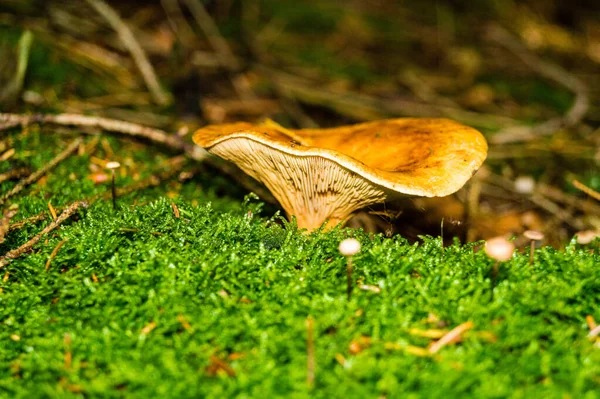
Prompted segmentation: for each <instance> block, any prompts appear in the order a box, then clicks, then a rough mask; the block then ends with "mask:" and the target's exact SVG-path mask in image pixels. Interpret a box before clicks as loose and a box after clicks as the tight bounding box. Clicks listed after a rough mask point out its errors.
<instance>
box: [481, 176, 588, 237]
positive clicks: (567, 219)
mask: <svg viewBox="0 0 600 399" xmlns="http://www.w3.org/2000/svg"><path fill="white" fill-rule="evenodd" d="M480 173H481V175H482V178H483V179H484V181H485V182H487V183H490V184H492V185H495V186H498V187H501V188H503V189H504V190H507V191H509V192H512V193H516V194H519V195H523V194H520V193H518V192H517V191H516V190H515V187H514V183H513V182H512V181H510V180H508V179H506V178H504V177H502V176H500V175H497V174H495V173H492V172H490V171H489V170H488V169H487V168H481V169H480ZM524 197H525V198H527V199H529V200H530V201H531V202H533V203H534V204H536V205H537V206H539V207H540V208H543V209H545V210H546V211H548V212H549V213H550V214H552V215H554V216H555V217H556V218H557V219H559V220H560V221H561V222H563V223H566V224H568V225H570V226H571V227H574V228H575V229H577V230H582V229H583V227H584V226H583V223H582V222H581V221H580V220H578V219H575V218H574V217H573V215H572V214H571V213H570V212H568V211H567V210H565V209H563V208H561V207H560V206H559V205H558V204H556V203H555V202H553V201H551V200H550V199H548V198H547V197H545V196H544V195H542V193H540V192H538V191H536V192H534V193H533V194H531V195H525V196H524Z"/></svg>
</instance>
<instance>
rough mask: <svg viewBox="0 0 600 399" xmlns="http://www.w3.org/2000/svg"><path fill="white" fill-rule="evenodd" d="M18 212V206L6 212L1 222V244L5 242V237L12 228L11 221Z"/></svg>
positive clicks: (13, 206)
mask: <svg viewBox="0 0 600 399" xmlns="http://www.w3.org/2000/svg"><path fill="white" fill-rule="evenodd" d="M18 210H19V207H18V206H17V205H12V206H11V207H10V208H8V209H7V210H5V211H4V214H3V215H2V219H1V220H0V244H2V243H3V242H4V237H5V236H6V233H8V230H9V228H10V227H9V226H10V220H11V219H12V218H14V217H15V215H16V214H17V211H18Z"/></svg>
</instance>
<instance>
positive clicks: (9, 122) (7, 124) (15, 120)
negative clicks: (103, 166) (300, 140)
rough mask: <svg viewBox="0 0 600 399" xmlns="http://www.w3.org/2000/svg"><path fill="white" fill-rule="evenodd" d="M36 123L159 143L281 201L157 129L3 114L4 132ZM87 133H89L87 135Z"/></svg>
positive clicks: (73, 118) (87, 119)
mask: <svg viewBox="0 0 600 399" xmlns="http://www.w3.org/2000/svg"><path fill="white" fill-rule="evenodd" d="M33 123H50V124H56V125H62V126H77V127H93V128H99V129H102V130H106V131H109V132H113V133H120V134H126V135H129V136H132V137H139V138H144V139H147V140H150V141H152V142H155V143H159V144H163V145H166V146H167V147H170V148H172V149H174V150H178V151H182V152H184V153H185V154H186V155H187V156H188V157H190V158H191V159H193V160H195V161H204V162H206V163H208V164H209V165H211V166H212V167H214V168H216V169H218V170H219V171H221V172H223V173H225V174H227V175H229V176H230V177H232V178H233V179H234V180H235V181H237V182H238V183H239V184H240V185H241V186H243V187H244V188H245V189H247V190H249V191H253V192H255V193H256V194H257V195H258V196H260V197H261V198H262V199H263V200H264V201H265V202H268V203H271V204H277V200H275V198H274V197H273V196H272V195H271V194H270V193H269V192H268V190H265V189H264V188H263V187H262V186H260V185H259V184H258V183H256V182H255V181H254V180H252V179H250V178H248V177H247V176H246V175H245V174H244V173H243V172H242V171H241V170H240V169H239V168H237V167H235V166H234V165H233V164H230V163H226V162H221V161H220V160H218V159H214V158H212V157H209V154H208V152H207V151H206V150H204V149H203V148H201V147H200V146H197V145H193V144H188V143H186V142H185V141H183V139H182V138H181V137H178V136H176V135H171V134H169V133H167V132H165V131H164V130H160V129H154V128H150V127H147V126H142V125H138V124H136V123H131V122H125V121H120V120H116V119H108V118H101V117H95V116H84V115H79V114H57V115H40V114H38V115H19V114H3V113H0V131H2V130H6V129H9V128H12V127H15V126H19V125H22V126H27V125H30V124H33ZM84 133H85V132H84Z"/></svg>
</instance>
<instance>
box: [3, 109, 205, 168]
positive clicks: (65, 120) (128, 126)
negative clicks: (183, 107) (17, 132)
mask: <svg viewBox="0 0 600 399" xmlns="http://www.w3.org/2000/svg"><path fill="white" fill-rule="evenodd" d="M34 123H49V124H54V125H61V126H77V127H92V128H99V129H102V130H105V131H108V132H113V133H122V134H126V135H129V136H133V137H141V138H144V139H147V140H150V141H152V142H155V143H159V144H163V145H166V146H167V147H170V148H172V149H174V150H179V151H183V152H185V153H186V154H187V155H188V156H190V158H192V159H195V160H197V161H200V160H203V159H204V158H205V157H206V155H207V153H206V151H204V150H202V149H201V148H200V147H198V146H192V145H190V144H187V143H186V142H184V141H183V140H182V139H181V138H179V137H177V136H176V135H172V134H169V133H167V132H165V131H164V130H160V129H154V128H151V127H147V126H142V125H138V124H136V123H131V122H125V121H121V120H117V119H109V118H102V117H97V116H85V115H79V114H57V115H50V114H48V115H40V114H37V115H19V114H2V113H0V131H2V130H6V129H10V128H13V127H16V126H19V125H22V126H27V125H30V124H34Z"/></svg>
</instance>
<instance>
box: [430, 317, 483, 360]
mask: <svg viewBox="0 0 600 399" xmlns="http://www.w3.org/2000/svg"><path fill="white" fill-rule="evenodd" d="M473 326H474V324H473V322H472V321H467V322H466V323H463V324H461V325H459V326H457V327H455V328H454V329H452V330H451V331H450V332H448V334H446V335H444V336H443V337H442V338H440V339H439V340H438V341H436V342H434V343H433V345H431V346H430V347H429V353H431V354H434V353H437V352H438V351H439V350H440V349H442V348H443V347H444V346H446V345H448V344H449V343H450V342H452V341H454V340H455V339H456V338H458V337H460V336H461V334H462V333H464V332H465V331H467V330H470V329H471V328H473Z"/></svg>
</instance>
